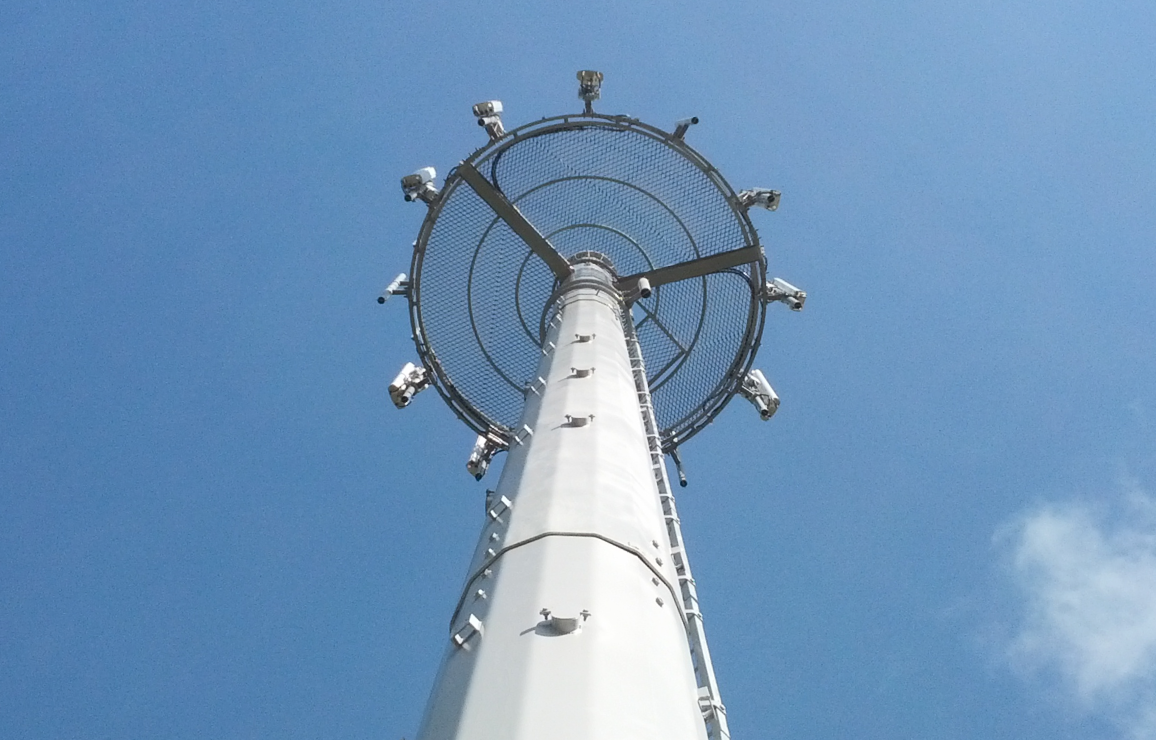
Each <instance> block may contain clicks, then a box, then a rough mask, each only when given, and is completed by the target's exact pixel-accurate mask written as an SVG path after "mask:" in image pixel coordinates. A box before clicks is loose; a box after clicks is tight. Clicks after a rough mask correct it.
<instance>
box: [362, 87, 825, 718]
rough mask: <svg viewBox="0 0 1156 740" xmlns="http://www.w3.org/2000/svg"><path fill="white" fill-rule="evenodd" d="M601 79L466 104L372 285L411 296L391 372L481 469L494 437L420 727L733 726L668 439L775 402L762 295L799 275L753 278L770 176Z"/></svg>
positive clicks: (401, 396) (792, 294)
mask: <svg viewBox="0 0 1156 740" xmlns="http://www.w3.org/2000/svg"><path fill="white" fill-rule="evenodd" d="M601 80H602V75H601V74H599V73H596V72H580V73H579V82H580V93H579V94H580V96H581V97H582V98H583V100H584V101H585V102H586V110H585V112H584V113H583V114H581V115H575V116H561V117H558V118H553V119H544V120H542V121H539V122H537V123H535V124H531V125H529V126H525V127H522V128H520V129H516V130H514V131H511V132H509V133H507V132H506V131H505V129H504V127H503V125H502V122H501V113H502V107H501V104H500V103H498V102H497V101H489V102H487V103H480V104H478V105H477V106H475V107H474V113H475V115H476V116H477V117H478V123H479V124H480V125H482V126H483V127H485V129H486V131H487V132H488V133H489V136H490V143H489V144H488V145H487V146H485V147H483V148H482V149H480V150H478V151H477V152H475V153H474V154H473V155H472V156H471V157H469V158H468V159H467V160H466V161H464V162H463V163H461V164H460V165H459V166H458V167H457V168H456V169H455V170H454V171H453V172H452V173H451V174H450V176H449V177H448V178H447V180H446V182H445V186H444V188H443V189H441V190H438V189H437V187H436V184H435V177H436V175H435V174H434V172H433V170H432V168H426V169H424V170H419V171H418V172H416V173H414V174H413V175H410V176H407V177H406V178H403V180H402V186H403V189H404V190H405V193H406V198H407V199H408V200H422V201H424V202H426V203H427V204H428V205H429V213H428V214H427V217H426V220H425V222H424V224H423V226H422V230H421V233H420V234H419V237H418V241H417V242H416V244H415V248H414V260H413V267H412V275H413V278H412V280H410V279H407V278H406V276H404V275H401V276H399V277H398V279H396V280H395V281H394V282H393V283H391V285H390V286H389V288H387V289H386V292H385V293H383V295H382V297H381V299H380V300H381V301H382V302H384V300H385V299H386V298H388V296H389V295H392V294H405V295H407V296H408V298H409V302H410V309H411V317H412V319H413V328H414V338H415V341H416V343H417V349H418V353H419V356H420V358H421V365H420V366H418V365H414V364H407V365H406V367H405V368H403V369H402V372H401V373H399V375H398V377H397V378H396V379H395V380H394V382H393V384H391V386H390V394H391V396H392V397H393V400H394V402H395V403H396V404H397V405H398V406H399V407H404V406H406V405H408V404H409V402H410V400H411V399H412V397H413V395H414V394H415V393H417V392H418V391H420V390H422V389H423V388H425V387H427V386H429V385H433V386H435V387H436V388H437V389H438V390H439V392H440V393H441V395H442V396H443V398H445V400H446V401H447V402H448V403H449V405H450V406H451V408H453V409H454V411H455V412H456V413H457V414H458V416H459V417H460V418H462V419H463V420H464V421H465V422H466V423H467V424H469V425H470V426H472V427H473V428H474V429H476V430H477V431H478V432H479V437H478V442H477V445H476V446H475V448H474V452H473V454H472V455H471V456H470V459H469V462H468V464H467V467H468V468H469V470H470V472H471V473H472V474H474V475H475V477H477V478H479V479H480V478H481V477H482V476H483V475H484V474H485V472H486V469H487V467H488V466H489V463H490V460H491V459H492V457H493V455H494V454H495V453H496V452H498V451H501V450H506V451H508V456H507V459H506V462H505V465H504V467H503V469H502V474H501V478H500V480H499V482H498V484H497V487H496V488H495V489H492V490H487V495H486V504H485V518H484V520H483V526H482V531H481V533H480V537H479V540H478V545H477V547H476V549H475V552H474V555H473V558H472V560H471V563H470V566H469V570H468V573H467V577H466V583H465V585H464V587H463V590H462V594H461V597H460V598H459V600H458V603H457V605H456V606H455V608H454V611H453V615H452V617H451V620H450V630H449V639H448V640H447V646H446V654H445V658H444V660H443V663H442V666H441V670H440V671H439V673H438V678H437V680H436V682H435V685H434V689H433V692H432V693H431V696H430V700H429V703H428V705H427V708H426V712H425V716H424V719H423V721H422V726H421V729H420V731H419V735H418V737H419V740H450V739H451V738H453V739H457V740H483V739H490V738H503V739H508V740H540V739H541V738H547V737H548V738H551V740H558V739H559V738H566V739H569V738H573V739H574V740H593V739H594V738H600V739H601V738H607V737H615V738H634V737H637V738H663V740H681V739H683V738H685V739H686V740H703V739H705V738H710V739H711V740H726V739H727V738H729V737H730V733H729V729H728V726H727V720H726V710H725V709H724V707H723V704H722V701H721V699H720V697H719V690H718V685H717V682H716V680H715V675H714V669H713V666H712V663H711V659H710V653H709V650H708V649H707V643H706V636H705V633H704V630H703V622H702V615H701V612H700V610H699V606H698V598H697V594H696V591H695V584H694V579H693V578H692V577H691V573H690V566H689V563H688V561H687V556H686V551H685V547H684V544H683V539H682V533H681V529H680V526H679V518H678V513H677V510H676V509H675V503H674V496H673V494H672V491H671V488H670V484H669V480H668V478H667V473H666V467H665V464H664V455H665V454H666V453H670V454H672V456H673V457H674V459H675V460H676V461H677V460H678V457H677V448H678V445H679V444H680V443H681V442H683V441H685V440H686V439H687V438H689V437H690V436H692V435H693V434H695V433H696V432H697V431H699V430H700V429H702V427H703V426H705V425H706V424H707V423H709V421H710V420H711V419H713V418H714V416H715V415H717V414H718V412H719V411H720V410H721V409H722V408H723V407H724V406H725V405H726V403H728V402H729V400H730V399H731V398H732V397H733V396H734V395H735V394H736V393H738V394H741V395H743V396H745V397H746V398H748V399H749V400H751V401H752V403H754V404H755V406H756V407H757V408H758V409H759V412H760V414H761V415H762V416H763V418H764V419H766V418H770V416H771V415H773V413H774V412H775V410H776V409H777V407H778V397H777V396H775V394H774V391H773V390H771V388H770V386H769V385H768V384H767V383H766V380H765V379H764V378H763V376H762V373H760V372H759V371H757V370H751V368H750V365H751V362H752V360H753V358H754V354H755V351H756V350H757V347H758V344H759V338H760V336H761V332H762V325H763V319H764V314H765V306H766V304H767V303H768V302H771V301H781V302H784V303H787V304H788V305H790V306H791V307H792V308H794V309H796V310H798V309H799V308H801V307H802V305H803V301H804V300H805V298H806V294H805V293H803V292H802V291H800V290H798V289H797V288H794V286H791V285H790V284H788V283H786V282H784V281H782V280H778V279H775V280H773V281H771V282H767V281H766V278H765V268H766V260H765V256H764V253H763V249H762V247H761V245H760V244H759V242H758V237H757V234H756V232H755V230H754V228H753V226H752V225H751V223H750V220H749V218H748V215H747V209H748V208H749V207H750V206H752V205H761V206H764V207H767V208H768V209H770V210H774V209H775V208H776V207H777V206H778V197H779V194H778V193H777V192H776V191H769V190H749V191H743V192H742V193H737V194H736V193H735V192H734V191H733V190H732V189H731V188H730V186H729V185H727V183H726V182H725V181H724V180H723V179H722V177H721V175H719V174H718V172H717V171H715V170H714V168H713V167H711V166H710V164H709V163H708V162H706V160H705V159H703V158H702V157H701V155H698V154H697V152H695V151H694V150H692V149H691V148H690V147H688V146H687V145H686V144H685V142H684V141H683V137H684V135H685V134H686V131H687V129H688V127H689V126H690V125H691V124H692V123H696V122H697V119H688V120H687V121H682V122H679V125H678V126H677V127H676V128H675V131H674V132H673V133H667V132H663V131H661V130H659V129H656V128H653V127H650V126H646V125H645V124H642V123H641V122H639V121H637V120H634V119H630V118H626V117H619V116H602V115H598V114H596V113H594V111H593V101H594V100H596V99H597V98H598V92H599V87H600V83H601ZM648 363H649V367H648ZM679 475H680V479H681V480H682V481H683V485H685V478H684V477H683V476H682V472H681V467H680V469H679Z"/></svg>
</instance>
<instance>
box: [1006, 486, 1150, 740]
mask: <svg viewBox="0 0 1156 740" xmlns="http://www.w3.org/2000/svg"><path fill="white" fill-rule="evenodd" d="M1001 539H1003V540H1004V541H1005V542H1006V543H1007V544H1008V545H1010V548H1009V550H1008V556H1009V560H1010V565H1011V569H1012V573H1013V576H1014V579H1015V583H1016V586H1017V590H1018V593H1019V595H1020V596H1021V597H1022V599H1023V605H1024V611H1023V619H1022V622H1021V623H1020V624H1019V625H1018V627H1017V629H1016V631H1015V634H1014V635H1013V638H1012V640H1011V643H1010V645H1009V646H1008V657H1009V658H1010V659H1011V660H1012V661H1013V663H1014V664H1015V665H1016V666H1017V667H1019V668H1021V669H1023V670H1024V671H1025V672H1027V673H1029V674H1032V675H1034V676H1035V677H1036V678H1038V679H1043V680H1057V681H1058V682H1059V687H1060V689H1061V690H1062V691H1063V692H1065V693H1066V694H1068V695H1070V696H1071V697H1073V698H1074V699H1076V700H1077V701H1078V703H1079V706H1080V707H1082V708H1083V709H1084V710H1085V711H1088V712H1092V713H1095V714H1099V715H1102V716H1104V717H1105V718H1107V719H1109V720H1110V721H1112V722H1113V723H1115V724H1117V725H1118V726H1119V727H1120V728H1121V729H1122V730H1123V731H1124V732H1125V733H1126V734H1127V735H1129V736H1131V737H1132V738H1135V739H1136V740H1156V499H1153V498H1152V497H1150V496H1148V495H1147V494H1145V493H1144V492H1143V491H1140V490H1139V489H1137V488H1135V487H1133V488H1132V490H1131V491H1129V493H1128V495H1127V496H1125V497H1124V498H1123V499H1122V500H1121V502H1120V503H1119V504H1117V505H1115V506H1113V507H1107V506H1105V507H1094V506H1092V505H1089V504H1085V503H1065V504H1048V505H1044V506H1041V507H1038V508H1035V509H1033V510H1032V511H1030V512H1028V513H1027V514H1025V515H1024V516H1022V517H1020V518H1019V519H1017V520H1016V521H1015V522H1014V523H1012V524H1010V525H1008V526H1007V527H1006V528H1005V529H1004V531H1003V532H1002V535H1001Z"/></svg>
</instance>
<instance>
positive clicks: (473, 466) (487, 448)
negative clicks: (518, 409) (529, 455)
mask: <svg viewBox="0 0 1156 740" xmlns="http://www.w3.org/2000/svg"><path fill="white" fill-rule="evenodd" d="M505 448H506V445H505V443H504V442H502V441H501V440H499V439H496V438H494V437H492V436H490V435H488V434H480V435H478V439H477V441H476V442H474V449H473V451H472V452H471V453H470V458H469V459H468V460H466V470H467V471H468V472H469V474H470V475H472V476H474V480H481V479H482V476H484V475H485V474H486V471H487V470H489V469H490V462H491V461H492V460H493V459H494V455H496V454H498V453H499V452H501V451H502V450H504V449H505Z"/></svg>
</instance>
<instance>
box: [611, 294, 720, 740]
mask: <svg viewBox="0 0 1156 740" xmlns="http://www.w3.org/2000/svg"><path fill="white" fill-rule="evenodd" d="M622 325H623V330H624V332H625V334H626V347H627V350H628V352H629V354H630V366H631V370H632V371H633V373H634V385H635V387H636V388H637V390H638V406H639V408H640V410H641V412H642V422H643V425H644V427H645V430H646V442H647V445H648V446H649V448H650V462H651V468H652V469H653V471H654V480H655V482H656V483H657V484H658V497H659V501H660V502H661V503H662V513H663V517H664V518H665V519H666V532H667V535H668V537H669V538H670V552H671V559H672V560H673V561H674V566H675V570H676V572H677V573H678V585H679V588H680V590H681V592H682V601H683V609H684V611H685V612H686V619H687V628H686V631H687V638H688V639H689V642H690V651H691V657H692V659H693V661H694V672H695V677H696V678H697V680H698V689H699V709H700V710H701V711H702V717H703V721H704V722H705V723H706V731H707V737H708V738H710V740H730V736H731V734H730V727H729V726H728V724H727V713H726V707H725V706H723V703H722V699H721V697H720V695H719V689H718V681H717V679H715V675H714V663H713V662H711V658H710V649H709V648H708V647H707V644H706V630H705V628H704V626H703V620H702V611H701V610H700V609H699V602H698V590H697V589H696V588H695V584H694V578H693V577H692V576H691V573H690V562H689V560H688V559H687V556H686V547H685V545H684V543H683V539H682V527H681V526H680V524H679V519H678V510H677V509H676V508H675V505H674V494H673V493H672V492H671V489H670V480H669V479H668V478H667V475H666V462H665V455H663V452H662V439H661V437H660V435H659V430H658V422H657V420H656V419H655V416H654V406H653V404H652V402H651V398H650V386H649V384H648V383H647V380H646V364H645V362H644V361H643V359H642V350H641V348H640V346H639V344H638V336H637V334H635V331H634V322H633V321H632V320H631V317H630V311H629V310H627V311H624V312H623V316H622Z"/></svg>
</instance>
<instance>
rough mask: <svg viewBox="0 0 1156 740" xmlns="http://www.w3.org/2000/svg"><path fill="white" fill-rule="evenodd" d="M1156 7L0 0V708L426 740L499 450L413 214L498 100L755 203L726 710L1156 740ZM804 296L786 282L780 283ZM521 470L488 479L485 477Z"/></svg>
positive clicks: (89, 725) (700, 528) (55, 723)
mask: <svg viewBox="0 0 1156 740" xmlns="http://www.w3.org/2000/svg"><path fill="white" fill-rule="evenodd" d="M1154 35H1156V9H1154V8H1153V6H1152V5H1151V4H1149V3H1142V2H1124V3H1117V4H1113V5H1103V4H1098V5H1092V4H1083V3H1075V2H1066V3H1060V2H1056V3H1046V2H1044V3H1041V2H1034V3H1028V2H1011V3H974V2H970V3H950V4H948V3H935V4H930V3H823V4H819V5H817V6H811V7H808V6H804V5H800V4H797V3H783V2H768V3H712V4H709V5H708V4H700V3H665V4H664V3H653V4H644V3H635V4H629V5H627V4H614V3H606V2H592V3H586V4H583V5H582V6H581V7H579V6H576V5H571V4H562V3H536V4H529V3H512V2H507V3H489V4H484V5H483V4H477V5H474V4H466V3H453V2H446V3H437V4H430V3H409V4H400V3H378V4H369V3H357V2H338V3H331V4H315V3H310V4H306V3H296V2H292V1H291V2H283V3H276V4H273V3H269V4H264V5H261V4H253V3H220V2H203V3H197V4H195V5H183V6H182V5H172V4H158V3H143V2H137V3H127V2H116V1H115V0H114V1H112V2H106V3H100V4H97V3H68V2H65V3H52V4H49V3H14V4H13V3H9V4H7V5H5V6H4V8H3V9H0V341H2V342H3V345H4V348H5V351H4V352H3V355H2V360H0V727H3V728H5V732H4V734H5V735H7V736H10V737H22V738H74V737H75V738H81V737H83V738H89V737H92V738H98V737H99V738H140V737H166V738H186V737H187V738H192V737H219V738H265V737H278V738H296V737H300V738H361V737H365V738H369V737H375V738H376V737H385V738H395V739H396V738H401V737H403V736H404V737H410V738H412V737H413V733H414V732H415V730H416V727H417V723H418V719H419V717H420V713H421V710H422V707H423V705H424V702H425V699H426V696H427V693H428V691H429V688H430V685H431V682H432V680H433V674H434V671H435V670H436V667H437V662H438V660H439V657H440V654H441V651H442V649H443V647H444V644H445V641H446V620H447V619H448V617H449V614H450V611H451V609H452V606H453V604H454V603H455V601H456V599H457V589H459V588H460V585H461V579H462V577H463V575H464V570H465V567H466V564H467V558H468V557H469V553H470V551H471V549H472V547H473V539H474V536H475V532H476V528H477V526H478V523H479V519H480V517H481V512H482V497H483V495H484V488H485V485H484V483H483V484H479V483H475V482H474V481H473V480H472V479H471V478H469V477H468V476H467V475H466V473H465V469H464V462H465V458H466V456H467V454H468V452H469V448H470V446H471V444H472V440H473V435H472V434H471V433H470V432H469V431H468V430H467V429H466V428H465V427H464V426H462V425H461V424H460V423H458V422H457V421H456V420H455V419H454V418H453V416H452V414H451V412H450V411H449V410H448V409H447V408H446V407H444V405H442V404H441V402H440V401H439V400H438V398H437V397H436V395H434V394H432V393H431V394H424V395H422V396H419V397H418V398H417V399H416V400H415V402H414V404H413V405H412V406H411V407H410V408H409V409H406V410H405V411H404V412H399V411H396V410H395V409H394V408H393V407H392V405H391V404H390V403H389V400H388V396H387V393H386V385H387V383H388V382H389V379H390V378H392V376H393V374H394V373H395V372H396V370H397V368H398V367H399V366H400V365H401V364H402V363H403V362H405V361H407V360H410V359H413V357H414V351H413V346H412V343H411V341H410V338H409V333H410V330H409V325H408V320H407V317H406V315H405V310H404V306H403V304H401V303H399V302H390V303H388V304H386V305H385V306H384V307H380V306H378V305H377V304H376V303H375V301H374V299H375V297H376V295H377V294H378V292H379V291H380V289H381V287H382V286H383V285H384V284H385V283H386V282H388V281H389V279H390V278H392V276H393V275H395V274H396V273H397V272H399V271H401V270H404V269H406V268H407V266H408V264H409V245H410V243H411V242H412V240H413V239H414V238H415V236H416V234H417V229H418V227H419V224H420V221H421V218H422V215H423V214H422V212H421V211H422V210H423V209H422V207H421V206H419V205H413V204H406V203H404V202H403V201H402V198H401V193H400V191H399V189H398V187H397V181H398V178H399V177H400V176H401V175H402V174H405V173H408V172H410V171H412V170H413V169H415V168H417V167H420V166H424V165H434V166H436V167H437V168H438V169H439V170H440V171H441V172H443V173H445V172H448V170H449V169H450V168H451V167H452V166H453V165H455V164H456V163H457V162H458V161H459V160H460V159H461V158H462V157H464V156H465V155H466V154H468V153H469V152H470V151H472V150H473V149H474V148H475V147H476V146H478V145H480V144H481V143H482V142H483V132H482V131H481V130H480V129H479V128H478V127H477V126H476V124H475V122H474V120H473V118H472V117H471V116H470V115H469V107H470V105H472V104H473V103H475V102H478V101H480V100H485V99H490V98H499V99H501V100H502V101H503V102H504V103H505V107H506V115H505V120H506V121H507V124H508V125H510V124H518V123H522V122H528V121H531V120H535V119H537V118H540V117H542V116H547V115H553V114H557V113H561V112H567V111H577V110H578V109H579V107H580V102H579V101H578V100H577V98H576V97H575V81H574V72H575V70H577V69H582V68H592V69H598V70H601V71H602V72H604V73H605V75H606V81H605V83H604V92H603V99H602V101H601V102H600V103H599V106H598V107H599V110H601V111H604V112H610V113H629V114H632V115H636V116H638V117H640V118H642V119H643V120H645V121H648V122H650V123H654V124H656V125H660V126H669V125H673V122H674V121H675V120H677V119H679V118H683V117H685V116H688V115H698V116H699V117H700V118H701V120H702V123H701V124H700V125H698V126H696V127H695V128H694V129H692V130H691V132H690V134H689V141H690V142H691V143H692V145H694V146H695V147H697V148H698V149H699V150H700V151H701V152H702V153H703V154H705V155H706V156H707V157H708V158H710V159H711V161H713V162H714V164H715V165H716V166H717V167H718V168H719V169H720V170H721V171H722V172H723V173H724V175H725V176H726V177H727V178H728V180H730V182H731V183H732V184H733V185H734V186H735V187H736V188H743V187H751V186H766V187H774V188H777V189H780V190H782V191H783V203H782V207H781V208H780V210H779V211H778V212H777V213H773V214H771V213H755V214H753V215H754V218H755V222H756V226H757V227H758V228H759V230H760V234H761V236H762V239H763V242H764V243H765V245H766V247H767V251H768V255H769V261H770V265H771V267H770V269H771V272H772V273H773V274H775V275H781V276H782V277H785V278H786V279H788V280H790V281H791V282H793V283H795V284H797V285H800V286H801V287H803V288H805V289H806V290H807V291H808V293H809V299H808V303H807V307H806V310H805V311H804V312H803V313H802V314H798V315H796V314H792V313H791V312H789V311H786V310H785V309H783V310H778V311H772V312H771V313H770V316H769V320H768V324H767V330H766V337H765V341H764V345H763V349H762V351H761V354H760V357H759V360H758V363H757V364H758V366H760V367H761V368H762V369H763V370H764V371H765V372H766V373H767V376H768V377H769V378H770V380H771V382H772V383H773V384H774V385H775V387H776V389H777V390H778V391H779V394H780V395H781V396H782V398H783V407H782V410H781V411H780V412H779V414H778V415H777V416H776V417H775V418H774V419H773V420H772V421H771V422H769V423H765V424H764V423H762V422H760V421H758V419H757V416H756V415H755V414H754V412H753V410H752V409H751V408H750V407H749V406H746V405H740V404H737V403H736V404H733V405H732V406H731V407H728V409H727V410H726V411H725V412H724V413H723V414H722V415H721V416H720V418H719V419H718V420H717V421H716V423H715V424H714V425H713V426H712V427H710V428H709V429H708V430H706V431H705V432H704V433H703V434H702V435H700V436H699V437H698V438H696V439H695V440H694V441H693V442H691V443H688V444H687V445H686V446H685V447H684V450H683V457H684V462H685V463H686V466H687V473H688V475H689V476H690V480H691V484H690V487H689V488H687V489H684V490H683V491H682V492H681V495H680V498H679V507H680V509H681V512H682V519H683V523H684V528H685V532H684V533H685V535H686V539H687V541H688V547H689V552H690V555H691V559H692V563H693V567H694V570H695V574H696V577H697V580H698V584H699V591H700V596H701V598H702V602H703V608H704V612H705V615H706V619H707V630H708V636H709V638H710V644H711V648H712V652H713V654H714V657H715V664H716V667H717V671H718V676H719V681H720V684H721V688H722V692H723V699H724V701H725V702H726V704H727V706H728V710H729V717H730V721H731V727H732V731H733V734H734V737H735V738H736V740H741V739H742V738H756V737H784V738H785V737H790V738H794V739H795V740H806V739H809V738H816V739H818V738H832V737H846V736H855V737H860V738H888V739H893V738H928V737H935V738H945V739H946V738H978V737H983V738H1016V739H1017V740H1029V739H1033V738H1039V739H1041V740H1042V739H1044V738H1047V739H1048V740H1054V739H1055V738H1073V739H1078V740H1092V739H1099V738H1140V739H1142V740H1147V739H1150V738H1156V712H1154V711H1153V710H1152V707H1153V706H1156V596H1154V594H1156V466H1154V464H1153V463H1154V461H1156V429H1154V427H1153V424H1154V423H1156V422H1154V419H1153V417H1154V415H1156V393H1154V391H1153V381H1154V379H1156V368H1154V358H1156V331H1154V327H1156V294H1154V291H1153V287H1152V286H1153V285H1154V284H1156V250H1154V249H1153V243H1154V240H1156V215H1154V208H1153V205H1152V204H1153V202H1154V200H1156V125H1154V121H1156V52H1154V51H1153V48H1154V47H1153V45H1152V43H1151V39H1152V38H1153V37H1154ZM779 308H781V307H779ZM491 475H493V473H491Z"/></svg>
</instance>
